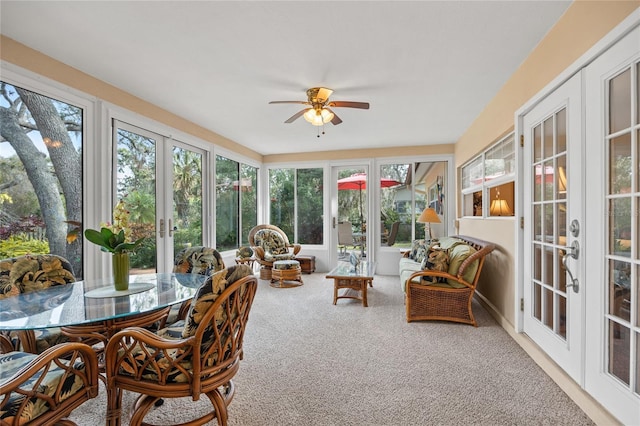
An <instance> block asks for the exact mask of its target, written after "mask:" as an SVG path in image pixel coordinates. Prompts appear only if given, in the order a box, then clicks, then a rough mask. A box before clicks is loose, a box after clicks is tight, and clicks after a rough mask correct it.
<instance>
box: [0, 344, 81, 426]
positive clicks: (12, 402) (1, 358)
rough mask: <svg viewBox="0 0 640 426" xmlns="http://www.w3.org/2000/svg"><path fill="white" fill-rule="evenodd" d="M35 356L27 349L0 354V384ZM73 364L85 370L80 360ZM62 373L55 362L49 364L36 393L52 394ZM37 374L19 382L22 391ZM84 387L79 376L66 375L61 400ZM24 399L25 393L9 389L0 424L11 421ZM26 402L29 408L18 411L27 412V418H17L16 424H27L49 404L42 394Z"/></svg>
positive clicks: (44, 411)
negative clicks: (48, 368) (21, 384)
mask: <svg viewBox="0 0 640 426" xmlns="http://www.w3.org/2000/svg"><path fill="white" fill-rule="evenodd" d="M36 357H37V355H35V354H30V353H27V352H9V353H6V354H0V365H1V366H2V368H0V385H2V384H4V383H5V382H6V381H7V380H8V379H9V378H11V376H13V374H14V373H15V372H16V371H18V370H20V369H21V368H23V367H24V366H26V365H27V364H29V363H30V362H31V361H33V360H34V359H35V358H36ZM63 362H64V361H63ZM75 366H76V368H77V369H78V370H80V371H85V369H84V364H83V363H81V362H77V363H76V364H75ZM64 373H65V371H64V370H63V369H61V368H60V367H58V366H57V365H55V363H51V368H50V370H49V371H48V372H47V373H46V374H45V376H44V378H42V382H41V383H40V385H39V386H38V392H40V393H41V394H43V395H48V396H53V395H54V394H55V392H56V390H57V389H58V387H59V385H60V381H61V380H62V377H63V376H64ZM41 377H42V374H41V373H39V374H36V375H34V376H33V377H31V378H30V380H29V381H27V382H26V383H25V384H24V385H23V387H22V388H23V389H25V390H30V389H32V388H33V384H34V383H35V382H36V380H40V379H41ZM84 387H85V386H84V381H83V379H82V378H81V377H79V376H78V375H75V374H72V375H68V376H67V378H66V379H65V382H64V383H63V384H62V394H61V398H62V400H65V399H67V398H69V397H70V396H72V395H74V394H75V393H77V392H79V391H82V390H83V389H84ZM26 398H27V396H26V395H24V394H21V393H17V392H12V393H11V394H10V395H9V399H8V402H7V404H6V405H5V406H4V407H3V408H2V410H1V411H0V420H2V422H1V423H2V424H5V423H4V422H7V423H6V424H14V421H15V418H14V417H15V413H16V412H17V409H18V407H20V405H21V404H23V403H24V401H25V399H26ZM27 404H28V405H30V407H29V409H26V410H24V411H23V412H22V414H23V417H24V416H25V415H27V414H28V416H29V418H23V419H20V420H19V421H18V422H16V424H27V423H29V422H30V421H32V420H33V419H35V418H37V417H39V416H41V415H42V414H43V413H46V412H47V411H49V409H50V407H49V405H48V404H47V403H46V402H45V400H44V399H43V398H42V397H39V398H38V397H31V398H29V400H28V402H27Z"/></svg>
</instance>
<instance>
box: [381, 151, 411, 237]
mask: <svg viewBox="0 0 640 426" xmlns="http://www.w3.org/2000/svg"><path fill="white" fill-rule="evenodd" d="M410 170H411V165H409V164H385V165H382V166H380V179H381V182H389V186H385V185H382V184H381V185H380V220H381V223H380V244H381V245H382V246H394V245H399V244H409V243H410V242H411V216H410V215H408V214H402V213H401V212H400V209H399V203H400V202H402V201H403V200H406V199H407V198H409V200H410V199H411V198H410V197H411V186H410V185H407V184H406V182H407V177H408V175H409V172H410ZM393 182H398V183H399V184H397V185H394V184H392V183H393ZM396 222H397V223H398V224H397V225H394V223H396ZM394 228H396V229H394ZM394 233H395V235H394Z"/></svg>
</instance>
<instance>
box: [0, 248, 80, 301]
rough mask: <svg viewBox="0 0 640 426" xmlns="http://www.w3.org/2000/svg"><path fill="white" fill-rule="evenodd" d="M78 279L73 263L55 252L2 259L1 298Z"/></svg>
mask: <svg viewBox="0 0 640 426" xmlns="http://www.w3.org/2000/svg"><path fill="white" fill-rule="evenodd" d="M75 280H76V278H75V276H74V275H73V269H72V267H71V264H70V263H69V262H68V261H67V260H66V259H64V258H62V257H60V256H56V255H54V254H34V255H25V256H19V257H13V258H10V259H4V260H0V299H2V298H5V297H11V296H15V295H17V294H19V293H30V292H32V291H38V290H42V289H44V288H48V287H52V286H55V285H64V284H67V283H70V282H74V281H75Z"/></svg>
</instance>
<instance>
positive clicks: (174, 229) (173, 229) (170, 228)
mask: <svg viewBox="0 0 640 426" xmlns="http://www.w3.org/2000/svg"><path fill="white" fill-rule="evenodd" d="M177 230H178V227H177V226H171V219H169V236H170V237H173V232H174V231H177Z"/></svg>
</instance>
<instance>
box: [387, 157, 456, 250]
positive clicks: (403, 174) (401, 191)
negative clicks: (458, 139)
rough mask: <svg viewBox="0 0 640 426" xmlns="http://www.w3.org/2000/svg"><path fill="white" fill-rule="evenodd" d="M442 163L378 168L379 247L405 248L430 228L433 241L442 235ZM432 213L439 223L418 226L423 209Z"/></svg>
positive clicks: (443, 214) (443, 226)
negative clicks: (430, 210) (427, 209)
mask: <svg viewBox="0 0 640 426" xmlns="http://www.w3.org/2000/svg"><path fill="white" fill-rule="evenodd" d="M446 164H447V163H446V162H444V161H434V162H432V161H427V162H416V163H400V164H383V165H381V166H380V209H381V211H380V219H381V223H380V227H381V232H380V238H381V241H380V243H381V245H382V246H397V247H402V246H408V245H410V244H411V241H412V240H413V239H417V238H424V236H425V230H427V231H428V229H429V228H428V226H430V227H431V230H432V234H433V237H434V238H435V237H439V236H444V235H445V225H444V224H445V223H446V220H445V217H446V209H445V207H446V204H445V198H444V193H445V183H446V176H447V167H446ZM427 207H430V208H432V209H433V210H434V212H435V214H436V215H437V217H438V220H439V222H434V223H429V224H428V225H427V224H425V223H421V222H418V219H419V217H420V215H421V214H422V212H423V211H424V209H426V208H427Z"/></svg>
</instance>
